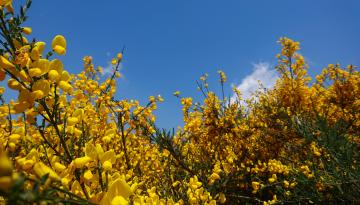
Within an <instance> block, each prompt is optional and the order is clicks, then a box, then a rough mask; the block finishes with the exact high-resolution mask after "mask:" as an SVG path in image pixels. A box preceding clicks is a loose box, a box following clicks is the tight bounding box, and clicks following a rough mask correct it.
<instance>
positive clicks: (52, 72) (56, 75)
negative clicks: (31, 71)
mask: <svg viewBox="0 0 360 205" xmlns="http://www.w3.org/2000/svg"><path fill="white" fill-rule="evenodd" d="M48 76H49V80H51V81H52V82H57V81H59V79H60V75H59V73H58V72H57V71H56V70H50V71H49V73H48Z"/></svg>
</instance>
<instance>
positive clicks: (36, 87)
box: [32, 79, 50, 99]
mask: <svg viewBox="0 0 360 205" xmlns="http://www.w3.org/2000/svg"><path fill="white" fill-rule="evenodd" d="M32 90H33V93H34V92H36V91H41V92H42V94H41V93H40V94H36V93H35V96H36V99H39V98H43V97H45V96H47V95H48V94H49V92H50V83H49V81H47V80H45V79H41V80H38V81H36V82H35V83H34V84H33V86H32Z"/></svg>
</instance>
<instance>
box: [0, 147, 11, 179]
mask: <svg viewBox="0 0 360 205" xmlns="http://www.w3.org/2000/svg"><path fill="white" fill-rule="evenodd" d="M12 169H13V167H12V163H11V161H10V160H9V158H8V157H7V156H6V154H5V153H4V152H3V153H1V154H0V177H2V176H10V175H11V173H12Z"/></svg>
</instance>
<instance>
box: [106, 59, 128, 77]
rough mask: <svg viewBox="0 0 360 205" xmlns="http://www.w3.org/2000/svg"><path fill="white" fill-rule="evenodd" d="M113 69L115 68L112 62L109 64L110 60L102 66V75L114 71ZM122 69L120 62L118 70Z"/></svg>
mask: <svg viewBox="0 0 360 205" xmlns="http://www.w3.org/2000/svg"><path fill="white" fill-rule="evenodd" d="M114 69H115V66H114V65H113V64H111V61H110V62H108V64H107V66H104V67H103V74H102V76H108V75H111V74H113V73H114ZM122 69H123V64H122V63H120V65H119V69H118V70H119V71H120V70H122Z"/></svg>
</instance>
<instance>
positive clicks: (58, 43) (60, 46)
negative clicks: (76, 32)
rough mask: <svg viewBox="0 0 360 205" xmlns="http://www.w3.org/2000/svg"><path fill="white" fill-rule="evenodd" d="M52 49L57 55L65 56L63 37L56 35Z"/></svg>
mask: <svg viewBox="0 0 360 205" xmlns="http://www.w3.org/2000/svg"><path fill="white" fill-rule="evenodd" d="M51 46H52V49H53V50H54V51H55V53H57V54H59V55H65V53H66V40H65V38H64V36H62V35H57V36H55V37H54V39H53V40H52V44H51Z"/></svg>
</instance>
